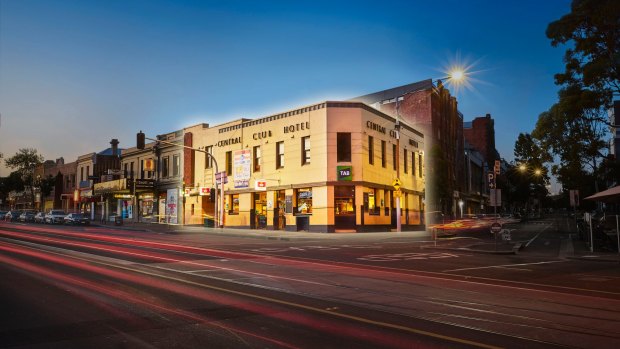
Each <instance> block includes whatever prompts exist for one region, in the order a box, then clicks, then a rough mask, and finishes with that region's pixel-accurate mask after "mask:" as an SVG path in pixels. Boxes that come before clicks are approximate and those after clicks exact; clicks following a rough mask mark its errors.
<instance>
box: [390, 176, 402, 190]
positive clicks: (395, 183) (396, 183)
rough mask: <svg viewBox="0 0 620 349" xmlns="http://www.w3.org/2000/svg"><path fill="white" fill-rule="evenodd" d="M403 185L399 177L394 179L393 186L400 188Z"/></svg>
mask: <svg viewBox="0 0 620 349" xmlns="http://www.w3.org/2000/svg"><path fill="white" fill-rule="evenodd" d="M401 185H402V184H401V183H400V179H398V178H396V179H394V182H392V186H393V187H394V189H396V190H399V189H400V186H401Z"/></svg>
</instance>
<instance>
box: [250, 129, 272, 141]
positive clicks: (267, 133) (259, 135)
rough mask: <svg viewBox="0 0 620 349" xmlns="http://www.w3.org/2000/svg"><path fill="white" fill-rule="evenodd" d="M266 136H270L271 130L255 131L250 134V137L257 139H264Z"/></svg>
mask: <svg viewBox="0 0 620 349" xmlns="http://www.w3.org/2000/svg"><path fill="white" fill-rule="evenodd" d="M267 137H271V131H262V132H255V133H254V134H252V139H254V140H255V141H256V140H259V139H265V138H267Z"/></svg>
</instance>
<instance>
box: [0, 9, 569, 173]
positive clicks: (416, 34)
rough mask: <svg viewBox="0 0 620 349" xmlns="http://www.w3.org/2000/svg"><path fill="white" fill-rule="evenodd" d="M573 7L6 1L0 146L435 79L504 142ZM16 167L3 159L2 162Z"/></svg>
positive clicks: (531, 104) (79, 141) (60, 152)
mask: <svg viewBox="0 0 620 349" xmlns="http://www.w3.org/2000/svg"><path fill="white" fill-rule="evenodd" d="M569 11H570V1H568V0H548V1H540V0H538V1H529V0H525V1H482V0H478V1H475V0H474V1H462V0H460V1H453V0H444V1H413V0H410V1H389V0H386V1H380V2H379V1H350V2H349V1H333V0H332V1H213V2H211V1H158V0H148V1H147V0H144V1H133V0H118V1H115V0H107V1H103V0H97V1H88V0H75V1H62V0H56V1H50V0H38V1H35V0H0V113H1V114H2V121H1V125H0V152H3V153H4V155H5V157H8V156H11V155H13V154H15V152H16V151H17V150H18V149H19V148H26V147H34V148H36V149H38V150H39V151H40V152H41V153H42V154H43V156H44V157H45V159H55V158H57V157H60V156H63V157H64V158H65V160H66V161H67V162H68V161H74V160H75V159H76V158H77V156H79V155H82V154H86V153H89V152H92V151H99V150H102V149H104V148H106V147H107V146H108V145H109V141H110V139H111V138H118V139H119V141H120V146H121V147H131V146H135V134H136V132H137V131H139V130H143V131H145V132H146V133H147V135H156V134H161V133H165V132H170V131H174V130H177V129H180V128H182V127H184V126H189V125H192V124H196V123H199V122H207V123H209V124H212V125H216V124H218V123H221V122H224V121H228V120H231V119H236V118H239V117H247V118H256V117H261V116H265V115H269V114H271V113H275V112H278V111H283V110H286V109H289V108H293V107H297V106H301V105H304V104H308V103H313V102H318V101H321V100H342V99H348V98H352V97H356V96H359V95H363V94H367V93H371V92H375V91H379V90H382V89H386V88H390V87H396V86H400V85H403V84H408V83H411V82H415V81H419V80H423V79H428V78H440V77H443V76H445V73H444V71H446V70H447V69H448V67H449V66H450V65H453V64H459V63H460V64H464V65H473V67H472V68H471V69H470V71H471V72H472V75H471V78H472V79H471V80H470V81H471V83H472V89H461V90H460V91H458V92H457V93H456V96H457V98H458V102H459V109H460V111H461V112H462V113H463V115H464V119H465V121H469V120H472V119H473V118H475V117H477V116H483V115H485V114H486V113H490V114H491V115H492V117H493V118H494V119H495V131H496V142H497V148H498V150H499V152H500V154H501V156H502V157H504V158H506V159H512V158H513V147H514V142H515V140H516V138H517V135H518V134H519V132H531V130H532V129H533V127H534V125H535V123H536V119H537V117H538V115H539V114H540V113H541V112H543V111H545V110H547V109H548V108H549V107H550V106H551V105H552V104H553V103H554V102H555V101H556V99H557V97H556V96H557V90H558V88H557V86H555V85H554V83H553V75H554V74H555V73H558V72H561V71H563V63H562V56H563V52H564V49H563V48H553V47H551V45H550V42H549V40H548V39H547V38H546V36H545V29H546V27H547V25H548V23H549V22H551V21H553V20H556V19H558V18H560V17H561V16H562V15H564V14H566V13H568V12H569ZM7 174H8V171H7V170H6V169H4V168H2V167H0V175H3V176H5V175H7Z"/></svg>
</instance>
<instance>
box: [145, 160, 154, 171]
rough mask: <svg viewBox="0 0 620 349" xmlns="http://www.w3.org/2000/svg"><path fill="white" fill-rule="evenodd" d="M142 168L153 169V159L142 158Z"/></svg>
mask: <svg viewBox="0 0 620 349" xmlns="http://www.w3.org/2000/svg"><path fill="white" fill-rule="evenodd" d="M144 170H145V171H155V160H153V159H146V160H144Z"/></svg>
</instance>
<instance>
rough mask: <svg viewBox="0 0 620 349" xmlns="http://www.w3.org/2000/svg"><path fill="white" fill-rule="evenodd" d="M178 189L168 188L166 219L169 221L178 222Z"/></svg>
mask: <svg viewBox="0 0 620 349" xmlns="http://www.w3.org/2000/svg"><path fill="white" fill-rule="evenodd" d="M178 193H179V190H178V189H168V192H167V195H166V221H167V223H172V224H177V212H178V211H177V210H178V203H179V197H178V195H177V194H178Z"/></svg>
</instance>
